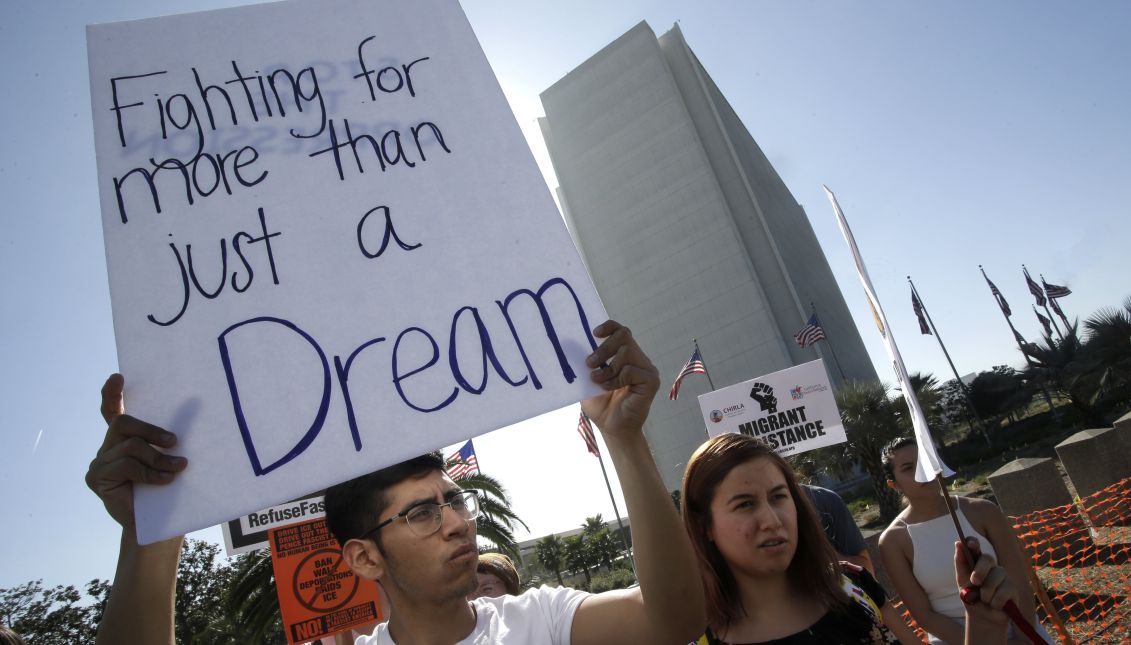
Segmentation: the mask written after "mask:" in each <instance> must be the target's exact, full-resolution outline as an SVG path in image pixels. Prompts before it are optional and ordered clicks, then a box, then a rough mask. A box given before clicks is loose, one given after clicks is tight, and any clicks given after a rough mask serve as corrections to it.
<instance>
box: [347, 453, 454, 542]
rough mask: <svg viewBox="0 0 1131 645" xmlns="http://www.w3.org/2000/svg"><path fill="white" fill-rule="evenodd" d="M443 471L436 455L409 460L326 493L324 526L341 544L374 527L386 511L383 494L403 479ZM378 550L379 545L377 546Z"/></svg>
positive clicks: (363, 476)
mask: <svg viewBox="0 0 1131 645" xmlns="http://www.w3.org/2000/svg"><path fill="white" fill-rule="evenodd" d="M437 470H439V471H443V470H444V458H443V457H442V456H441V455H440V452H439V451H436V452H430V453H428V454H424V455H420V456H419V457H413V458H412V459H409V460H408V461H402V462H401V463H399V464H394V465H392V466H389V467H388V468H382V469H381V470H378V471H376V472H372V473H369V474H368V475H362V476H361V477H355V478H353V479H351V480H349V481H347V482H342V483H341V484H338V485H336V486H331V487H330V488H328V489H327V490H326V525H327V526H328V527H329V528H330V533H332V534H333V535H334V538H335V539H337V540H338V544H345V543H346V541H347V540H352V539H354V538H360V537H361V536H362V535H365V533H366V532H367V531H372V530H373V527H375V526H377V518H378V517H379V516H380V515H381V514H382V513H384V512H385V510H386V509H387V508H388V507H389V497H388V495H386V494H385V492H386V491H387V490H388V489H389V488H390V487H391V486H394V485H396V484H399V483H401V482H402V481H404V480H406V479H411V478H413V477H420V476H422V475H426V474H428V473H431V472H433V471H437ZM377 545H378V546H380V545H381V543H380V541H378V542H377Z"/></svg>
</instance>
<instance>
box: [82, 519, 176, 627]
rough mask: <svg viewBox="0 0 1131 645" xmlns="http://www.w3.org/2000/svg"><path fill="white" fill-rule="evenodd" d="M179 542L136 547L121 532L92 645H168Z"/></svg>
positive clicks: (130, 533) (129, 536)
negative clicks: (110, 580)
mask: <svg viewBox="0 0 1131 645" xmlns="http://www.w3.org/2000/svg"><path fill="white" fill-rule="evenodd" d="M183 543H184V538H183V537H177V538H172V539H169V540H165V541H164V542H157V543H155V544H147V545H145V546H141V545H139V544H138V543H137V540H136V538H135V537H134V532H133V530H132V529H129V528H126V529H123V530H122V543H121V549H120V551H119V554H118V569H117V571H116V572H115V574H114V585H113V587H111V589H110V597H109V599H108V600H107V602H106V611H105V612H104V613H103V615H102V622H101V623H99V625H98V638H97V640H96V641H95V643H96V645H116V644H118V643H138V644H139V645H150V644H151V643H152V644H154V645H157V644H165V643H169V644H171V643H173V642H174V640H175V639H174V633H173V612H174V603H175V596H176V590H177V564H178V563H179V562H180V557H181V545H182V544H183Z"/></svg>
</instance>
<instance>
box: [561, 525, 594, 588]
mask: <svg viewBox="0 0 1131 645" xmlns="http://www.w3.org/2000/svg"><path fill="white" fill-rule="evenodd" d="M565 560H566V564H568V565H569V567H570V568H571V569H573V570H574V571H576V570H578V569H581V572H582V573H584V574H585V588H586V589H588V588H589V586H590V585H591V584H592V583H593V576H591V575H589V565H590V564H592V562H593V552H592V550H591V549H590V548H589V544H588V541H587V540H586V539H585V534H584V533H582V534H581V535H574V536H572V537H568V538H566V539H565Z"/></svg>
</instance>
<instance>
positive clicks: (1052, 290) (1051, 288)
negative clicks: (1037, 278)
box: [1041, 276, 1072, 300]
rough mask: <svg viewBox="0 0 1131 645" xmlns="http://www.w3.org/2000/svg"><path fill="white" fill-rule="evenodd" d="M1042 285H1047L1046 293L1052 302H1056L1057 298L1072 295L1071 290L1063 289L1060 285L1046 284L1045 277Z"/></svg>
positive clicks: (1042, 277) (1042, 279)
mask: <svg viewBox="0 0 1131 645" xmlns="http://www.w3.org/2000/svg"><path fill="white" fill-rule="evenodd" d="M1041 284H1043V285H1045V293H1047V294H1048V296H1049V299H1050V300H1055V299H1057V298H1063V297H1064V296H1068V295H1072V290H1071V289H1069V288H1068V287H1062V286H1060V285H1055V284H1049V283H1047V282H1045V277H1044V276H1041Z"/></svg>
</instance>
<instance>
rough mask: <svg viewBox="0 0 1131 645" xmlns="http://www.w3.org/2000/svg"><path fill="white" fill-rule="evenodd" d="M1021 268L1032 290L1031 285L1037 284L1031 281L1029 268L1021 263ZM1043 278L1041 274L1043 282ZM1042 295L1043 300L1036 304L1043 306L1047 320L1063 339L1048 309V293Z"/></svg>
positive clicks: (1062, 338) (1058, 326)
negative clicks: (1047, 316)
mask: <svg viewBox="0 0 1131 645" xmlns="http://www.w3.org/2000/svg"><path fill="white" fill-rule="evenodd" d="M1021 270H1022V271H1024V272H1025V280H1026V281H1027V282H1029V283H1030V284H1031V286H1030V287H1029V291H1030V292H1032V290H1033V287H1035V286H1036V285H1037V283H1036V282H1033V278H1032V277H1031V276H1030V275H1029V269H1027V268H1026V267H1025V265H1024V264H1022V265H1021ZM1044 279H1045V276H1043V275H1042V276H1041V281H1042V282H1043V281H1044ZM1038 289H1039V287H1038ZM1033 295H1034V296H1036V295H1037V294H1033ZM1042 296H1043V297H1042V300H1043V301H1044V302H1040V303H1037V304H1039V305H1041V306H1042V307H1044V308H1045V313H1046V314H1048V315H1049V322H1051V323H1052V328H1053V329H1055V330H1056V335H1057V336H1060V339H1061V340H1064V334H1062V333H1060V325H1058V324H1056V318H1055V317H1053V315H1052V312H1051V311H1049V297H1048V294H1047V293H1043V294H1042Z"/></svg>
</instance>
